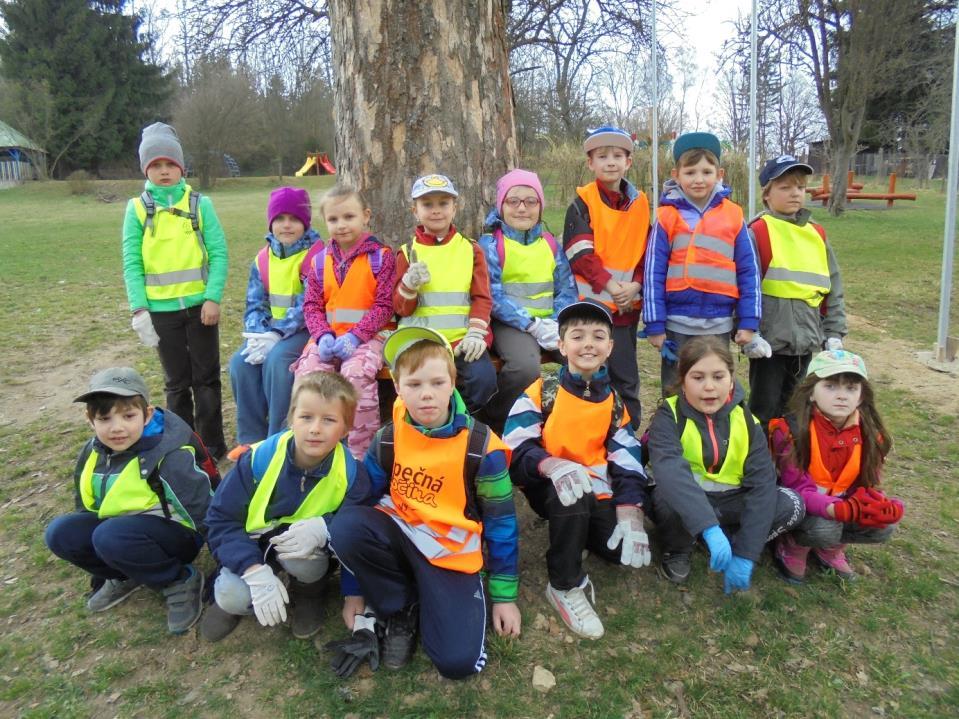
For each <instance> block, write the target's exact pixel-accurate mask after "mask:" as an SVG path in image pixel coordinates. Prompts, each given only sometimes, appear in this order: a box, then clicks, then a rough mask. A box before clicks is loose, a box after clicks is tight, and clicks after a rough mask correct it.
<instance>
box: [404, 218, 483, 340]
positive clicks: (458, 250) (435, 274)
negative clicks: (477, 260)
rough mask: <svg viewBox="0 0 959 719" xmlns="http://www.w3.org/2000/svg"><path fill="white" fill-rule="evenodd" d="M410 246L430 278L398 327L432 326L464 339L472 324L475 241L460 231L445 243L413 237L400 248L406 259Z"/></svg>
mask: <svg viewBox="0 0 959 719" xmlns="http://www.w3.org/2000/svg"><path fill="white" fill-rule="evenodd" d="M411 246H412V248H413V249H415V250H416V259H417V261H419V262H424V263H426V266H427V267H428V268H429V271H430V281H429V282H427V283H426V284H425V285H423V286H422V287H420V289H419V297H418V298H417V301H416V309H415V310H414V311H413V314H412V315H410V316H409V317H402V318H400V321H399V326H400V327H429V328H430V329H434V330H436V331H437V332H439V333H440V334H441V335H443V336H444V337H445V338H446V339H447V340H448V341H449V342H457V341H459V340H461V339H463V338H464V337H465V336H466V330H467V328H468V327H469V314H470V286H471V285H472V283H473V241H472V240H468V239H466V238H465V237H463V235H461V234H460V233H459V232H457V233H456V234H454V235H453V237H452V238H450V241H449V242H447V243H444V244H442V245H424V244H421V243H420V242H417V241H416V239H415V238H414V239H413V241H412V242H410V243H409V244H407V245H403V248H402V250H401V251H402V252H403V254H404V255H405V256H406V259H407V260H409V258H410V247H411Z"/></svg>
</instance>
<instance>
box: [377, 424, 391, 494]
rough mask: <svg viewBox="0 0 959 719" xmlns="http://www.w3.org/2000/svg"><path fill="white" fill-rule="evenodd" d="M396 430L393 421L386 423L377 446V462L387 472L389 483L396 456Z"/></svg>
mask: <svg viewBox="0 0 959 719" xmlns="http://www.w3.org/2000/svg"><path fill="white" fill-rule="evenodd" d="M395 431H396V428H395V427H394V426H393V423H392V422H387V423H386V424H384V425H383V431H382V432H381V433H380V441H379V444H378V445H377V447H376V463H377V464H379V465H380V467H382V468H383V470H384V471H385V472H386V483H387V485H389V483H390V480H391V479H392V477H393V462H394V460H395V458H396V441H395V439H394V433H395Z"/></svg>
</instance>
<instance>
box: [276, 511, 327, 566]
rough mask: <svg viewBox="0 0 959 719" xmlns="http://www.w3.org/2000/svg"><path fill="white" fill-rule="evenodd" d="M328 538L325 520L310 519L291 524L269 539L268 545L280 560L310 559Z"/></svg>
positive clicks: (324, 544) (318, 518) (323, 545)
mask: <svg viewBox="0 0 959 719" xmlns="http://www.w3.org/2000/svg"><path fill="white" fill-rule="evenodd" d="M329 536H330V534H329V532H328V531H327V528H326V520H325V519H323V517H310V518H309V519H301V520H299V521H298V522H293V524H291V525H290V528H289V529H287V530H286V531H285V532H283V533H282V534H278V535H276V536H275V537H271V538H270V544H272V545H273V546H274V547H276V553H277V555H279V556H280V557H281V558H282V559H312V558H313V557H315V556H316V554H317V552H319V551H320V550H321V549H323V547H325V546H326V542H327V540H328V539H329Z"/></svg>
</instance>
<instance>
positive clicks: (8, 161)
mask: <svg viewBox="0 0 959 719" xmlns="http://www.w3.org/2000/svg"><path fill="white" fill-rule="evenodd" d="M46 166H47V153H46V150H44V149H43V148H42V147H40V146H39V145H38V144H37V143H35V142H34V141H33V140H31V139H30V138H29V137H26V136H25V135H21V134H20V133H19V132H17V131H16V130H14V129H13V128H12V127H10V126H9V125H8V124H7V123H5V122H3V121H2V120H0V186H3V185H11V184H19V183H21V182H24V181H26V180H39V179H40V178H41V177H43V176H45V175H46Z"/></svg>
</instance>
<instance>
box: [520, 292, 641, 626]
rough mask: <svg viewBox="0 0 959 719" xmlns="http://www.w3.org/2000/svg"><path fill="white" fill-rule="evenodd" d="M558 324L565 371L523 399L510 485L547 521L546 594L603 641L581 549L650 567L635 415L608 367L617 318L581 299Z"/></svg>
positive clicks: (567, 618) (566, 616) (569, 621)
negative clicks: (589, 595)
mask: <svg viewBox="0 0 959 719" xmlns="http://www.w3.org/2000/svg"><path fill="white" fill-rule="evenodd" d="M558 320H559V351H560V352H561V353H562V354H563V356H564V357H566V360H567V362H568V366H566V367H563V368H561V369H559V371H558V372H556V371H547V372H545V373H544V376H543V377H541V378H540V379H538V380H536V382H534V383H533V384H532V385H530V386H529V387H528V388H527V389H526V391H525V392H524V393H523V394H522V395H520V397H519V399H518V400H516V404H514V405H513V409H512V410H511V411H510V414H509V418H508V419H507V420H506V437H505V440H506V444H507V445H509V447H510V448H512V450H513V461H512V464H511V465H510V475H511V477H512V479H513V482H514V483H515V484H516V485H517V486H519V488H520V489H521V490H522V491H523V494H525V495H526V498H527V499H528V500H529V504H530V506H531V507H532V508H533V510H534V511H535V512H536V513H537V514H539V515H540V516H541V517H543V518H545V519H548V520H549V549H548V550H547V552H546V567H547V571H548V573H549V584H548V585H547V586H546V598H547V599H548V600H549V602H550V604H552V605H553V607H555V608H556V611H557V612H559V615H560V616H561V617H562V619H563V621H564V622H566V625H567V626H568V627H569V628H570V629H571V630H572V631H573V632H575V633H576V634H578V635H580V636H582V637H587V638H589V639H598V638H599V637H601V636H603V633H604V629H603V623H602V621H600V618H599V616H597V614H596V611H595V610H594V609H593V607H592V606H591V605H590V603H589V600H587V599H586V591H585V590H586V587H587V586H589V587H591V586H592V584H591V582H590V581H589V577H588V576H587V575H586V574H585V573H584V572H583V561H582V554H583V550H584V549H588V550H589V551H591V552H593V553H595V554H598V555H599V556H600V557H602V558H603V559H606V560H607V561H610V562H622V563H623V564H625V565H627V566H632V567H635V568H639V567H644V566H647V565H648V564H649V561H650V553H649V538H648V537H647V536H646V532H645V530H644V529H643V507H646V506H649V504H650V502H649V494H648V492H647V478H646V473H645V472H644V471H643V465H642V452H641V447H640V444H639V441H638V440H637V439H636V435H635V434H634V433H633V431H632V430H631V429H630V417H629V412H628V411H626V409H625V407H624V406H623V400H622V399H621V398H620V397H619V395H618V394H617V392H616V390H615V389H613V387H612V380H611V378H610V374H609V370H608V368H607V366H606V360H607V359H608V358H609V355H610V353H611V352H612V350H613V339H612V334H613V318H612V315H611V314H610V312H609V310H608V309H607V308H606V307H605V306H604V305H601V304H600V303H598V302H594V301H591V300H585V301H582V302H574V303H573V304H571V305H569V306H567V307H565V308H564V309H563V310H562V311H560V313H559V316H558ZM620 545H621V546H620ZM594 601H595V600H594Z"/></svg>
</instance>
